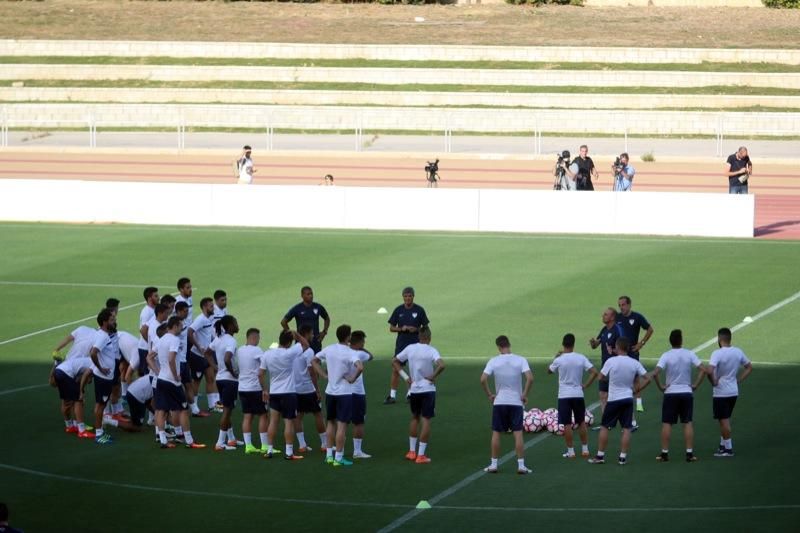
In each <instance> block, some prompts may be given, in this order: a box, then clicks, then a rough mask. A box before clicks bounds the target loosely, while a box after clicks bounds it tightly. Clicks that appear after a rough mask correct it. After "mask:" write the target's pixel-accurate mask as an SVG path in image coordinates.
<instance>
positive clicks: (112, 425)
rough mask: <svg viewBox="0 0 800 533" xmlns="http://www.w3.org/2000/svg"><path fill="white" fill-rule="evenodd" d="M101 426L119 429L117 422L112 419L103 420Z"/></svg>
mask: <svg viewBox="0 0 800 533" xmlns="http://www.w3.org/2000/svg"><path fill="white" fill-rule="evenodd" d="M103 424H108V425H109V426H111V427H119V422H117V421H116V420H114V419H113V418H107V419H104V420H103Z"/></svg>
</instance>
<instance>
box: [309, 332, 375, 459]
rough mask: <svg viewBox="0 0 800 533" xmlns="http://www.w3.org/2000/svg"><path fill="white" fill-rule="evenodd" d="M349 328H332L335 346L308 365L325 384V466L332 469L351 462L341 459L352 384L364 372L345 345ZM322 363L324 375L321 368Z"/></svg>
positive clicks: (351, 402)
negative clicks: (334, 329) (323, 364)
mask: <svg viewBox="0 0 800 533" xmlns="http://www.w3.org/2000/svg"><path fill="white" fill-rule="evenodd" d="M350 331H351V330H350V326H348V325H347V324H342V325H341V326H339V327H338V328H336V338H337V339H338V341H339V342H338V343H337V344H331V345H330V346H327V347H326V348H324V349H323V350H322V351H321V352H319V353H318V354H316V355H315V356H314V360H313V361H312V364H313V365H314V370H315V371H316V372H317V375H318V376H321V377H322V378H323V379H327V380H328V386H327V387H326V388H325V410H326V411H327V412H326V418H327V420H328V427H327V430H328V437H327V439H328V449H327V450H326V455H325V462H326V463H327V464H332V465H333V466H351V465H352V464H353V462H352V461H350V460H348V459H345V457H344V443H345V439H346V438H347V426H348V424H350V421H351V420H352V415H353V383H355V382H356V380H357V379H358V376H360V375H361V372H363V371H364V365H363V364H362V363H361V360H360V359H359V357H358V356H357V355H356V353H355V352H354V351H353V349H352V348H350V346H349V345H348V343H349V342H350ZM322 362H325V364H326V366H327V369H328V371H327V372H325V370H323V368H322Z"/></svg>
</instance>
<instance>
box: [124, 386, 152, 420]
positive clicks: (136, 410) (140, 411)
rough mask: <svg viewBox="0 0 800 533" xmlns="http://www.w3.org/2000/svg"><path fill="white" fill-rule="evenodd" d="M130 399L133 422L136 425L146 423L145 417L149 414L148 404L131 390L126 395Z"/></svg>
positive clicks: (129, 407)
mask: <svg viewBox="0 0 800 533" xmlns="http://www.w3.org/2000/svg"><path fill="white" fill-rule="evenodd" d="M125 399H126V400H128V409H130V411H131V424H133V425H134V426H136V427H142V426H143V425H144V417H145V415H146V414H147V406H146V405H145V404H143V403H142V402H140V401H139V400H137V399H136V396H134V395H133V394H131V393H130V392H129V393H127V394H126V395H125Z"/></svg>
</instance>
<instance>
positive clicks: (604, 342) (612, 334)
mask: <svg viewBox="0 0 800 533" xmlns="http://www.w3.org/2000/svg"><path fill="white" fill-rule="evenodd" d="M622 336H623V332H622V327H621V326H620V325H619V324H614V325H613V326H611V327H610V328H607V327H605V326H603V329H601V330H600V333H598V334H597V338H598V339H599V340H600V361H601V364H600V368H603V365H604V364H606V361H608V359H609V358H610V357H613V356H614V346H615V345H616V344H617V339H619V338H620V337H622Z"/></svg>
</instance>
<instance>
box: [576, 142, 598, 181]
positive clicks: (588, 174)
mask: <svg viewBox="0 0 800 533" xmlns="http://www.w3.org/2000/svg"><path fill="white" fill-rule="evenodd" d="M588 153H589V147H588V146H586V145H585V144H583V145H581V147H580V152H579V154H578V157H576V158H575V159H573V160H572V163H573V164H577V165H578V172H576V173H571V172H569V173H570V174H571V175H570V179H573V180H575V184H576V186H577V190H579V191H593V190H594V185H593V184H592V178H595V179H600V174H599V173H598V172H597V168H596V167H595V166H594V161H592V158H591V157H589V156H588V155H587V154H588ZM571 167H572V165H570V168H571Z"/></svg>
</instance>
